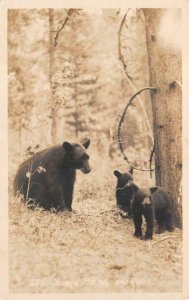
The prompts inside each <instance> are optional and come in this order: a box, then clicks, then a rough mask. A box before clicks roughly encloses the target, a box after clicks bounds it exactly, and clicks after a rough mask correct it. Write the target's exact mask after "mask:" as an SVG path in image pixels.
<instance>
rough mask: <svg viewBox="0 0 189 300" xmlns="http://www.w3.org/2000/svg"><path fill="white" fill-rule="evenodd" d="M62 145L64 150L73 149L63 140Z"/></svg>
mask: <svg viewBox="0 0 189 300" xmlns="http://www.w3.org/2000/svg"><path fill="white" fill-rule="evenodd" d="M62 146H63V148H64V150H66V152H70V151H72V150H73V146H72V145H71V144H70V143H68V142H64V143H63V145H62Z"/></svg>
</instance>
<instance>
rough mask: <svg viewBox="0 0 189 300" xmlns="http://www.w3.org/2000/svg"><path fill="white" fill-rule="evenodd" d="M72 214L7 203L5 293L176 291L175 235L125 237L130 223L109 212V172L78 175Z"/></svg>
mask: <svg viewBox="0 0 189 300" xmlns="http://www.w3.org/2000/svg"><path fill="white" fill-rule="evenodd" d="M77 178H78V179H77V182H76V186H75V194H74V202H73V208H74V209H75V210H76V213H59V214H54V213H49V212H45V211H41V210H36V211H31V210H28V209H27V208H26V207H25V206H24V205H23V204H22V203H21V201H20V199H15V198H11V199H10V205H9V214H10V226H9V237H10V240H9V247H10V289H11V292H30V293H31V292H43V293H45V292H47V293H48V292H59V293H60V292H80V293H85V292H179V291H181V289H182V253H181V252H182V251H181V250H182V232H181V231H179V230H175V231H174V232H173V233H168V232H166V233H165V234H162V235H154V239H153V241H148V242H145V241H141V240H138V239H136V238H134V237H133V236H132V234H133V224H132V220H127V219H125V220H124V219H122V218H121V217H120V216H119V214H118V212H117V210H116V207H115V196H114V193H115V191H114V189H115V178H114V176H113V175H112V168H111V167H106V166H105V167H104V168H102V170H101V171H98V170H97V169H95V168H94V169H93V172H92V173H91V174H89V175H83V174H81V173H80V172H78V177H77Z"/></svg>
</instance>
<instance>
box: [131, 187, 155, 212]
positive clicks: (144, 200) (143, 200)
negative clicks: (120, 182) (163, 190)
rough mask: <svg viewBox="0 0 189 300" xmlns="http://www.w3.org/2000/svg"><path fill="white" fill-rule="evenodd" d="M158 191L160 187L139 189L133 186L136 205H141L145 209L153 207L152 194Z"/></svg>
mask: <svg viewBox="0 0 189 300" xmlns="http://www.w3.org/2000/svg"><path fill="white" fill-rule="evenodd" d="M157 189H158V187H152V188H147V189H144V188H138V187H137V186H136V185H135V184H133V190H134V201H135V203H138V204H141V205H142V206H144V207H146V206H149V205H151V203H152V194H153V193H154V192H155V191H156V190H157Z"/></svg>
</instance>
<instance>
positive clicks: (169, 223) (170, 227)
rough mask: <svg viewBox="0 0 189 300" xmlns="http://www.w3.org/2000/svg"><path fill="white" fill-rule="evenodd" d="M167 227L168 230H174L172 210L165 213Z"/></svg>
mask: <svg viewBox="0 0 189 300" xmlns="http://www.w3.org/2000/svg"><path fill="white" fill-rule="evenodd" d="M165 227H166V230H167V231H174V225H173V214H172V212H168V213H167V214H166V215H165Z"/></svg>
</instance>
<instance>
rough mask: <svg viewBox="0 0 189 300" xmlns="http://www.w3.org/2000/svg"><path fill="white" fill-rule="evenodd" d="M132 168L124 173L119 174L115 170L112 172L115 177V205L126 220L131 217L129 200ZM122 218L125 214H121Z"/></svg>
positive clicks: (131, 189) (131, 192)
mask: <svg viewBox="0 0 189 300" xmlns="http://www.w3.org/2000/svg"><path fill="white" fill-rule="evenodd" d="M132 174H133V168H131V169H130V170H128V171H127V172H126V173H121V172H119V171H117V170H115V171H114V175H115V176H116V177H117V186H116V204H117V207H118V208H120V209H121V210H122V211H123V212H124V213H126V216H127V218H131V217H132V211H131V199H132V196H133V187H132V184H133V176H132ZM121 215H122V216H123V217H124V216H125V214H121Z"/></svg>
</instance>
